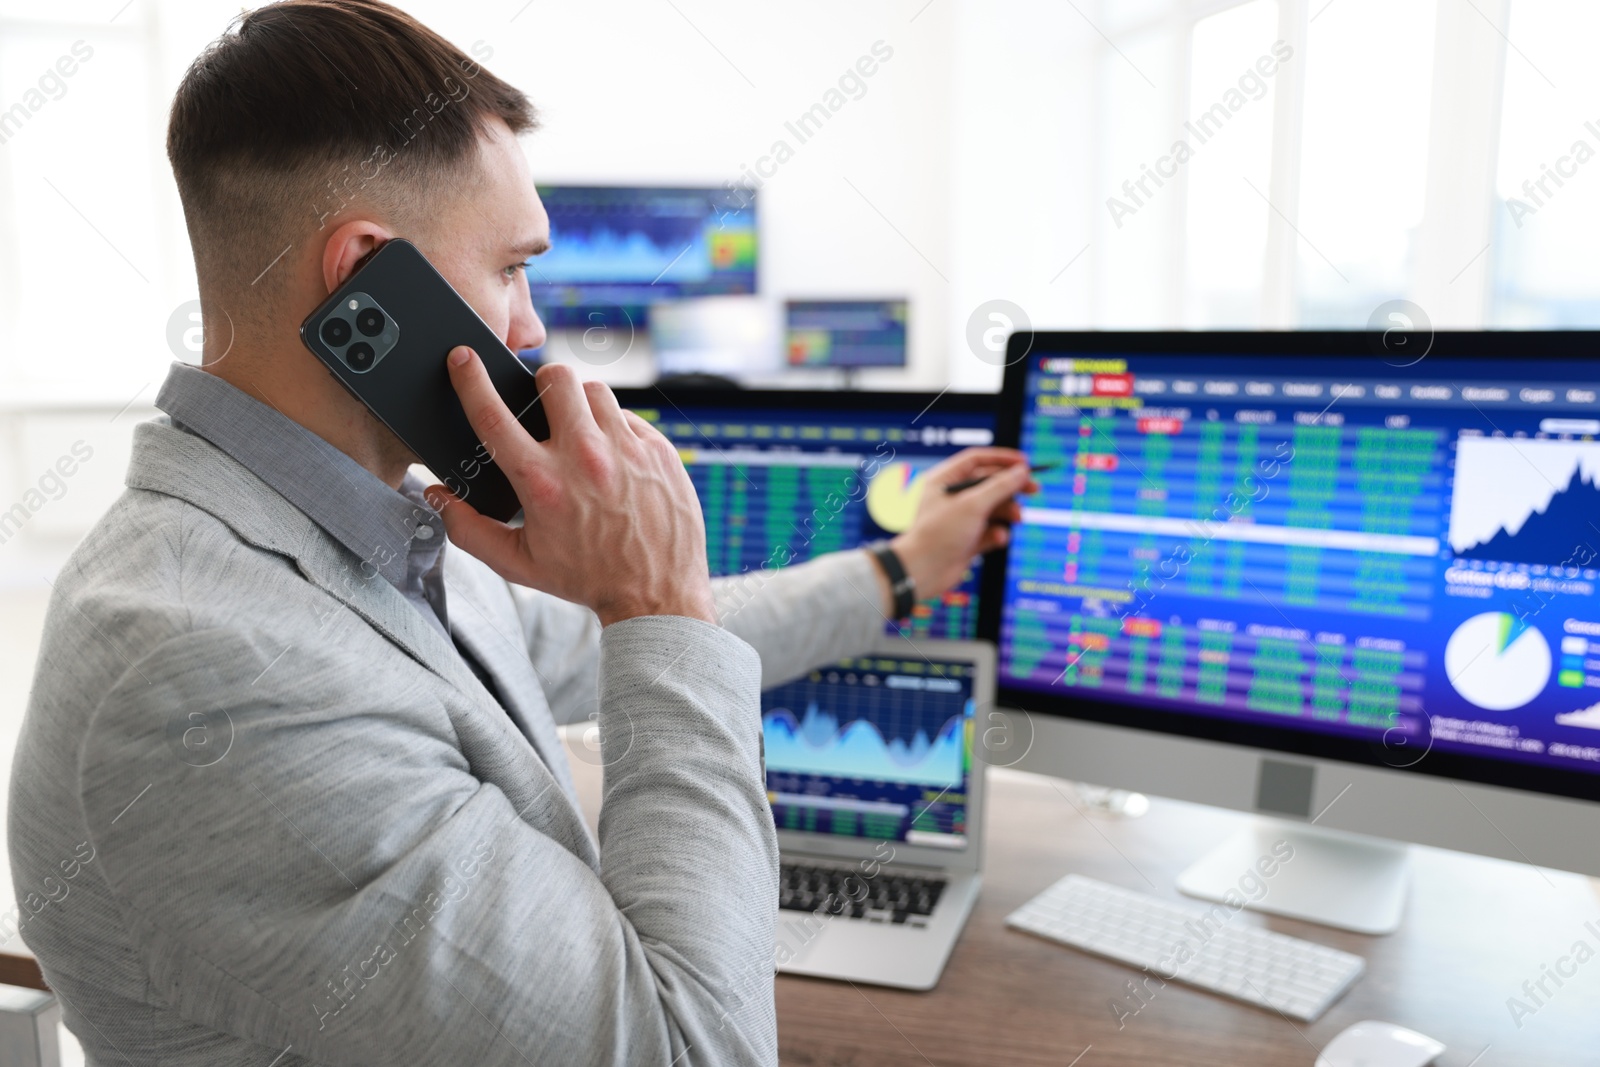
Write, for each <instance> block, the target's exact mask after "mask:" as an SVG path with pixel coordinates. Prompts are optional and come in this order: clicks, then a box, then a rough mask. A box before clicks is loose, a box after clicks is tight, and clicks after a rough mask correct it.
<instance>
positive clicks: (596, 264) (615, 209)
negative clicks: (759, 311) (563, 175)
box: [527, 185, 756, 329]
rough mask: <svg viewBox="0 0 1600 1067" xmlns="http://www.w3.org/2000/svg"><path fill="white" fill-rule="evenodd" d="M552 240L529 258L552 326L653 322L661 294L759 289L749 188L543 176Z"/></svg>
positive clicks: (536, 296)
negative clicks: (563, 181)
mask: <svg viewBox="0 0 1600 1067" xmlns="http://www.w3.org/2000/svg"><path fill="white" fill-rule="evenodd" d="M539 196H540V198H541V199H542V200H543V201H544V206H545V210H546V211H548V212H549V214H550V250H549V251H548V252H546V253H544V254H543V255H541V256H538V257H537V258H535V259H531V260H529V261H528V266H527V276H528V287H529V289H530V291H531V294H532V297H533V306H534V309H535V310H536V311H538V312H539V316H540V317H541V318H542V319H543V320H544V322H545V325H546V326H548V327H550V328H552V329H588V328H590V327H594V326H621V325H628V324H632V325H633V326H638V327H643V326H646V325H648V323H649V308H650V305H651V304H654V303H656V302H658V301H662V300H673V299H678V298H681V297H690V296H719V295H728V294H744V293H754V292H755V291H756V206H755V194H754V192H752V191H749V190H739V191H730V190H728V189H715V188H629V187H622V186H600V185H548V186H547V185H541V186H539Z"/></svg>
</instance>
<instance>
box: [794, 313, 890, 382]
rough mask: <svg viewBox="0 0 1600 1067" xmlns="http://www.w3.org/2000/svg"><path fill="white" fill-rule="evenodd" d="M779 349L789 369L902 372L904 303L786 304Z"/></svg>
mask: <svg viewBox="0 0 1600 1067" xmlns="http://www.w3.org/2000/svg"><path fill="white" fill-rule="evenodd" d="M784 320H785V321H784V336H785V348H786V349H787V351H788V353H789V365H790V366H793V367H903V366H905V365H906V302H905V301H904V300H791V301H789V302H788V304H787V305H786V306H785V315H784Z"/></svg>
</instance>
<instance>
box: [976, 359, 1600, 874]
mask: <svg viewBox="0 0 1600 1067" xmlns="http://www.w3.org/2000/svg"><path fill="white" fill-rule="evenodd" d="M1411 340H1412V342H1413V343H1412V345H1411V349H1410V353H1409V354H1407V355H1405V356H1404V357H1402V356H1400V355H1398V354H1395V353H1392V352H1390V351H1388V350H1386V349H1385V348H1384V346H1383V344H1382V343H1381V339H1379V338H1377V337H1376V336H1373V335H1366V334H1357V333H1277V334H1273V333H1265V334H1236V333H1210V334H1200V333H1195V334H1183V333H1167V334H1139V333H1127V334H1116V333H1107V334H1096V333H1075V334H1067V333H1063V334H1019V335H1016V336H1014V337H1013V338H1012V339H1011V347H1010V349H1009V352H1008V356H1009V358H1010V359H1012V360H1013V362H1012V363H1011V365H1010V366H1009V367H1008V368H1007V371H1006V379H1005V386H1004V394H1003V399H1002V404H1001V423H1000V434H999V438H1000V442H999V443H1001V444H1020V446H1021V447H1022V448H1023V449H1024V450H1025V451H1026V452H1027V453H1028V454H1029V456H1030V458H1031V459H1032V461H1033V462H1035V463H1058V464H1060V467H1058V468H1057V469H1056V470H1054V471H1050V472H1046V473H1043V474H1041V475H1040V476H1039V480H1040V482H1041V483H1042V485H1043V490H1042V492H1041V493H1039V494H1038V495H1037V496H1036V497H1034V498H1032V499H1030V500H1029V501H1028V502H1027V504H1026V507H1025V510H1024V520H1023V523H1022V524H1021V525H1020V526H1019V527H1018V528H1017V529H1016V530H1015V532H1014V537H1013V541H1012V544H1011V546H1010V547H1009V548H1008V550H1007V551H1006V552H1005V553H1003V554H1002V556H1003V558H1002V559H999V560H997V561H995V563H994V564H992V565H991V566H990V568H989V570H988V573H987V574H986V576H985V584H986V588H985V599H984V601H983V605H984V607H983V621H982V626H981V629H980V632H981V633H983V634H984V636H986V637H989V638H991V639H994V640H996V641H997V642H998V646H999V664H1000V665H999V694H1000V695H999V699H1000V701H1001V703H1002V704H1004V705H1006V706H1007V707H1011V708H1018V709H1023V710H1025V711H1027V712H1028V713H1029V717H1028V720H1027V726H1029V727H1033V728H1035V729H1036V730H1037V736H1036V737H1034V738H1032V741H1033V744H1032V749H1031V751H1030V753H1029V756H1028V757H1027V758H1026V759H1024V761H1023V762H1024V765H1028V766H1035V767H1039V768H1041V769H1049V770H1055V771H1057V772H1059V773H1067V774H1069V775H1070V776H1072V777H1078V778H1086V779H1088V780H1091V781H1096V782H1100V783H1102V784H1106V785H1115V786H1123V787H1126V788H1133V789H1140V790H1145V791H1149V792H1155V793H1161V794H1164V795H1168V796H1178V797H1187V798H1190V799H1195V800H1201V801H1204V802H1208V803H1220V804H1225V805H1228V806H1232V807H1238V808H1242V809H1244V810H1256V811H1264V812H1268V813H1273V814H1278V815H1287V816H1291V817H1297V818H1300V819H1306V820H1312V819H1314V820H1315V821H1316V822H1317V823H1318V824H1319V825H1321V826H1324V827H1332V828H1342V829H1345V830H1352V831H1359V832H1362V833H1366V834H1373V835H1378V836H1382V837H1387V838H1393V839H1397V840H1402V841H1420V842H1424V843H1429V844H1437V845H1442V846H1446V847H1452V848H1460V849H1467V850H1471V851H1478V852H1484V853H1487V854H1489V855H1495V856H1501V857H1503V858H1507V859H1514V860H1519V859H1520V860H1527V861H1531V862H1536V863H1546V864H1550V865H1552V866H1561V867H1567V868H1570V869H1573V870H1580V871H1585V872H1588V873H1600V856H1597V854H1596V853H1595V852H1594V850H1593V849H1592V848H1590V847H1589V846H1588V845H1587V844H1585V843H1584V842H1586V841H1588V840H1591V839H1592V827H1593V820H1594V817H1595V814H1596V809H1595V808H1594V806H1593V805H1592V804H1585V803H1580V800H1582V801H1592V800H1593V799H1594V798H1596V797H1597V796H1600V508H1597V507H1596V506H1595V505H1596V503H1600V489H1597V486H1600V404H1597V398H1600V339H1597V338H1596V337H1595V336H1593V335H1587V334H1561V333H1480V334H1440V335H1438V336H1437V337H1436V338H1433V339H1432V340H1431V350H1426V352H1425V356H1426V358H1419V356H1420V355H1421V354H1423V353H1424V348H1423V346H1424V345H1425V344H1427V343H1428V339H1427V338H1422V337H1414V338H1412V339H1411ZM1277 892H1278V891H1277V890H1276V889H1275V890H1274V893H1277Z"/></svg>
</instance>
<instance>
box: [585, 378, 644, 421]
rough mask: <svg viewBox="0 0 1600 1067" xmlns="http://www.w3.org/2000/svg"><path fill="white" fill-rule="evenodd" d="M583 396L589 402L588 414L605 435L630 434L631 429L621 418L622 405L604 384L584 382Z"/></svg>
mask: <svg viewBox="0 0 1600 1067" xmlns="http://www.w3.org/2000/svg"><path fill="white" fill-rule="evenodd" d="M583 395H584V398H585V399H586V400H588V402H589V412H590V414H591V415H593V416H594V421H595V424H596V425H598V426H599V427H600V429H602V430H604V431H605V432H606V433H607V434H619V433H632V432H633V427H631V426H629V425H628V420H627V419H625V418H623V416H622V405H620V404H618V403H617V394H616V393H613V392H612V391H611V387H610V386H609V385H607V384H606V383H605V382H584V383H583Z"/></svg>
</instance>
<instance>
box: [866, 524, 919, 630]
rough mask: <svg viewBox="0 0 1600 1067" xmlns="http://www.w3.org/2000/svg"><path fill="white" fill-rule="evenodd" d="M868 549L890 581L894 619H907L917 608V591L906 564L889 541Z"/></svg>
mask: <svg viewBox="0 0 1600 1067" xmlns="http://www.w3.org/2000/svg"><path fill="white" fill-rule="evenodd" d="M868 548H869V550H870V551H871V552H872V558H873V559H875V560H877V561H878V566H880V567H882V568H883V573H884V577H886V578H888V579H889V591H890V593H892V594H893V596H894V607H893V608H892V609H891V611H892V614H893V617H894V618H896V619H904V618H906V617H907V616H909V615H910V614H911V609H912V608H913V607H915V606H916V603H917V590H916V586H915V584H914V583H913V582H912V581H911V575H909V574H907V573H906V567H905V564H904V563H902V562H901V561H900V554H899V553H898V552H896V551H895V550H894V549H893V548H891V547H889V542H887V541H879V542H877V543H876V544H873V545H870V546H868Z"/></svg>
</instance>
